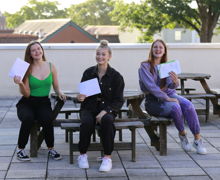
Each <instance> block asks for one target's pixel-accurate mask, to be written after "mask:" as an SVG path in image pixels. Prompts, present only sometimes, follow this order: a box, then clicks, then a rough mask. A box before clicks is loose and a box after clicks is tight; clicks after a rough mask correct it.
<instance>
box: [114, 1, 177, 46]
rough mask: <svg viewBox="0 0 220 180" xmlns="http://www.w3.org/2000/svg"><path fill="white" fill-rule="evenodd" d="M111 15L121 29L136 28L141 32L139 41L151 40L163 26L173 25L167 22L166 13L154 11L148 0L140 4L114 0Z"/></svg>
mask: <svg viewBox="0 0 220 180" xmlns="http://www.w3.org/2000/svg"><path fill="white" fill-rule="evenodd" d="M111 15H112V17H113V19H114V20H115V21H118V22H120V26H121V27H122V29H125V27H131V28H137V29H138V30H139V31H140V32H141V33H142V34H143V36H141V37H140V38H139V41H140V42H146V41H152V40H153V35H154V34H155V33H159V32H160V31H161V30H162V29H163V28H164V27H173V26H174V25H175V24H174V23H170V22H169V18H168V16H167V15H166V14H163V13H161V12H160V11H155V10H154V9H153V7H152V6H151V4H150V1H148V0H147V1H142V3H141V4H136V3H124V2H123V0H116V1H115V8H114V10H113V11H112V12H111Z"/></svg>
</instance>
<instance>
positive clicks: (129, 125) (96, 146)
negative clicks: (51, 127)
mask: <svg viewBox="0 0 220 180" xmlns="http://www.w3.org/2000/svg"><path fill="white" fill-rule="evenodd" d="M114 124H115V128H116V130H119V129H129V130H130V131H131V141H130V142H119V143H115V144H114V149H115V150H131V151H132V161H135V158H136V157H135V153H136V147H135V146H136V128H142V127H144V124H143V123H142V122H141V121H128V122H124V121H121V122H119V121H117V122H115V123H114ZM61 128H62V129H65V130H67V131H68V134H69V156H70V157H69V161H70V164H72V163H73V152H74V151H78V142H73V132H75V131H79V129H80V123H78V122H77V123H61ZM98 128H99V126H96V129H98ZM88 150H91V151H98V150H101V151H102V150H103V148H102V146H101V144H100V143H91V144H90V147H89V149H88Z"/></svg>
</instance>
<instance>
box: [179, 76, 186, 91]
mask: <svg viewBox="0 0 220 180" xmlns="http://www.w3.org/2000/svg"><path fill="white" fill-rule="evenodd" d="M184 81H185V80H184V79H181V80H180V88H181V94H185V87H184Z"/></svg>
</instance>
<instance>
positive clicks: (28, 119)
mask: <svg viewBox="0 0 220 180" xmlns="http://www.w3.org/2000/svg"><path fill="white" fill-rule="evenodd" d="M18 118H19V119H20V121H21V122H23V123H33V122H34V121H35V118H34V115H33V114H32V113H30V112H26V113H22V114H21V113H20V114H19V113H18Z"/></svg>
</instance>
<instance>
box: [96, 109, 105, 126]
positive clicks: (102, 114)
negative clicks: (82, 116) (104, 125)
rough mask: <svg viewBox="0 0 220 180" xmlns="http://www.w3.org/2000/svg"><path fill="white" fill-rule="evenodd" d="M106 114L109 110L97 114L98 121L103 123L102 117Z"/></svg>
mask: <svg viewBox="0 0 220 180" xmlns="http://www.w3.org/2000/svg"><path fill="white" fill-rule="evenodd" d="M105 114H107V112H106V111H104V110H102V111H101V112H100V113H99V114H98V115H97V116H96V123H99V124H100V123H101V119H102V117H103V116H104V115H105Z"/></svg>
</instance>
